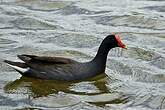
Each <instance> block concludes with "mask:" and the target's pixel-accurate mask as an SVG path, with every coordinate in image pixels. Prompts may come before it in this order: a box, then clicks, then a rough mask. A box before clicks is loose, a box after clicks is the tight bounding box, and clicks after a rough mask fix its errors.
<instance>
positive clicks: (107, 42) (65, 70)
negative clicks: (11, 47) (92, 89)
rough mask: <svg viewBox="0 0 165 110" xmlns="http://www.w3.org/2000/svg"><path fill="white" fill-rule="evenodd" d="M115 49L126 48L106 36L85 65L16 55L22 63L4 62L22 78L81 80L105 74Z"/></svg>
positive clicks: (56, 59)
mask: <svg viewBox="0 0 165 110" xmlns="http://www.w3.org/2000/svg"><path fill="white" fill-rule="evenodd" d="M115 47H121V48H126V46H125V45H124V44H123V43H122V42H121V40H120V38H119V36H117V35H108V36H107V37H106V38H105V39H104V40H103V41H102V43H101V45H100V47H99V50H98V52H97V54H96V56H95V57H94V59H93V60H91V61H89V62H85V63H81V62H77V61H75V60H72V59H68V58H62V57H45V56H35V55H25V54H23V55H18V57H19V58H20V59H21V60H22V61H24V63H21V62H12V61H8V60H5V61H4V62H6V63H8V64H9V65H10V66H11V67H13V68H14V69H15V70H16V71H18V72H20V73H21V74H22V75H23V76H27V77H33V78H40V79H46V80H64V81H72V80H83V79H86V78H90V77H94V76H96V75H99V74H101V73H104V72H105V67H106V60H107V55H108V52H109V50H110V49H112V48H115Z"/></svg>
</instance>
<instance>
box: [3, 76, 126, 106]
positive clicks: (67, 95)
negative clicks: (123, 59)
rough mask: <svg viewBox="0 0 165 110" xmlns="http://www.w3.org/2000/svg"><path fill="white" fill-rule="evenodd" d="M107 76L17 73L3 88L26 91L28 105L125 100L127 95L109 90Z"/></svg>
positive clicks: (10, 90)
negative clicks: (53, 76)
mask: <svg viewBox="0 0 165 110" xmlns="http://www.w3.org/2000/svg"><path fill="white" fill-rule="evenodd" d="M107 80H108V79H107V77H105V75H104V74H102V75H99V76H96V77H94V78H92V79H89V80H86V81H83V82H82V81H74V82H65V81H64V82H63V81H50V80H40V79H33V78H28V77H21V78H20V79H17V80H15V81H13V82H9V83H8V84H6V85H5V87H4V91H5V93H8V94H24V95H28V99H24V100H29V99H30V100H31V101H32V102H31V103H30V105H31V106H39V107H43V106H44V107H65V106H71V105H75V104H78V103H80V102H81V101H85V102H89V103H91V104H94V105H98V106H103V105H104V106H105V104H108V103H109V104H113V103H125V102H126V99H127V98H126V97H125V96H122V95H121V94H118V93H113V92H111V91H110V90H109V89H108V88H107V86H106V85H107ZM53 94H54V95H53ZM52 101H54V102H52ZM25 103H26V102H25Z"/></svg>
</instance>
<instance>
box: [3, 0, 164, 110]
mask: <svg viewBox="0 0 165 110" xmlns="http://www.w3.org/2000/svg"><path fill="white" fill-rule="evenodd" d="M164 4H165V1H163V0H126V1H123V0H115V1H114V0H101V1H100V0H90V1H89V0H82V1H78V0H58V1H55V0H1V2H0V56H1V57H0V68H1V69H0V76H1V77H0V108H1V109H53V110H54V109H61V110H65V109H66V110H79V109H89V110H105V109H108V110H130V109H131V110H137V109H141V110H151V109H165V14H164V11H165V10H164V7H165V6H164ZM112 32H115V33H120V36H121V38H122V40H123V42H124V43H125V44H127V45H128V50H121V49H118V48H116V49H112V50H111V51H110V53H109V55H108V60H107V68H106V75H103V76H100V77H97V78H94V79H92V80H86V81H78V82H59V81H44V80H39V79H33V78H26V77H21V75H20V74H19V73H17V72H16V71H14V70H13V69H11V68H10V67H8V66H7V65H6V64H4V63H3V60H4V59H8V60H14V61H18V60H19V59H17V58H16V55H17V54H22V53H26V54H36V55H48V56H64V57H68V58H72V59H75V60H78V61H82V62H85V61H89V60H90V59H92V58H93V57H94V55H95V54H96V52H97V49H98V46H99V44H100V43H101V41H102V40H103V38H104V37H105V36H106V35H108V34H110V33H112Z"/></svg>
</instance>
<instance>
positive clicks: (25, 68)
mask: <svg viewBox="0 0 165 110" xmlns="http://www.w3.org/2000/svg"><path fill="white" fill-rule="evenodd" d="M4 62H5V63H7V64H8V65H9V66H10V67H12V68H14V69H15V70H16V71H18V72H20V73H21V74H22V73H25V72H27V71H28V70H29V67H28V66H27V65H26V64H25V63H21V62H13V61H9V60H4Z"/></svg>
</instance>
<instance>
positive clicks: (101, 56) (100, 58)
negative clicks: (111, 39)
mask: <svg viewBox="0 0 165 110" xmlns="http://www.w3.org/2000/svg"><path fill="white" fill-rule="evenodd" d="M110 49H111V48H108V47H106V46H104V45H103V44H101V45H100V47H99V49H98V52H97V54H96V56H95V57H94V59H93V60H92V62H95V63H97V64H98V65H103V66H105V65H106V61H107V55H108V52H109V51H110Z"/></svg>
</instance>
